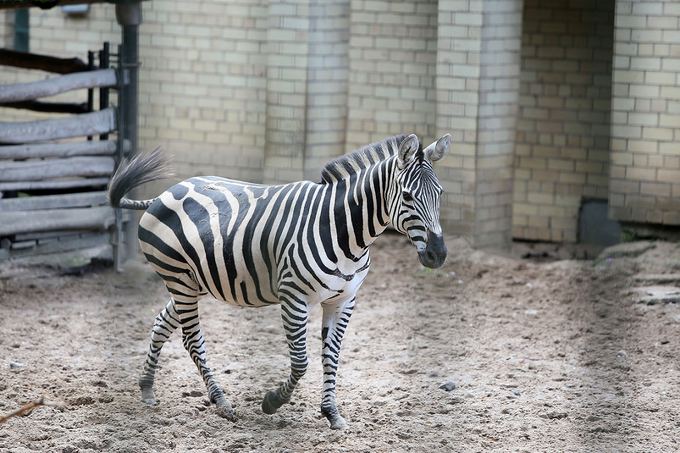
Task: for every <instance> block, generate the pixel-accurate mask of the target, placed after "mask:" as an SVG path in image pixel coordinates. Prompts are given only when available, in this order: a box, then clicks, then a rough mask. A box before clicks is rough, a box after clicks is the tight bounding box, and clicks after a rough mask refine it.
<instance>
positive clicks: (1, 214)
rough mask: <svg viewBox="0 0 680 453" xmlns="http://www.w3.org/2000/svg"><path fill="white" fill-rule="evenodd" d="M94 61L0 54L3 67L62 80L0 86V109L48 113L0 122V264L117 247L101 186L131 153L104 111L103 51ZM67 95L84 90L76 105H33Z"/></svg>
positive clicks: (109, 77)
mask: <svg viewBox="0 0 680 453" xmlns="http://www.w3.org/2000/svg"><path fill="white" fill-rule="evenodd" d="M97 57H98V64H97V65H95V60H96V59H97ZM97 57H96V56H95V54H94V53H93V52H90V54H89V58H88V62H87V63H85V62H83V61H81V60H79V59H61V58H55V57H50V56H44V55H34V54H27V53H20V52H14V51H10V50H5V49H0V64H2V65H8V66H14V67H19V68H24V69H32V70H36V69H37V70H42V71H47V72H50V73H56V74H61V75H56V76H51V77H49V78H47V79H45V80H40V81H36V82H28V83H17V84H12V85H4V86H0V107H4V108H13V109H14V108H19V109H28V110H32V111H39V112H50V113H53V115H50V117H48V118H46V119H38V120H34V121H22V122H17V121H15V122H0V260H2V259H6V258H9V257H15V256H24V255H28V254H40V253H53V252H64V251H71V250H75V249H81V248H89V247H95V246H104V245H113V246H114V249H115V248H116V247H115V245H116V238H118V237H120V235H121V233H120V231H121V228H122V222H123V220H124V219H123V218H122V214H121V212H120V210H114V209H112V208H111V207H110V206H108V203H107V199H106V187H107V185H108V182H109V179H110V177H111V175H112V173H113V171H114V169H115V167H116V164H117V162H119V161H120V159H121V157H122V156H123V155H124V153H125V152H126V151H129V148H130V146H129V143H128V142H127V141H125V140H119V139H118V134H116V131H117V129H118V127H117V126H118V123H119V118H118V110H117V109H116V108H115V107H112V106H110V105H109V90H110V89H112V88H119V77H118V73H117V71H116V70H115V69H113V68H110V67H109V65H110V56H109V47H108V44H104V48H103V49H102V50H101V51H100V52H98V55H97ZM74 90H81V91H83V90H87V91H86V93H87V96H83V97H84V100H83V102H80V103H78V102H71V103H68V102H44V101H41V100H40V99H41V98H45V97H49V96H54V95H58V94H61V93H66V92H72V91H74ZM94 90H98V91H99V93H98V94H99V105H98V106H97V108H95V106H94ZM83 92H85V91H83ZM122 101H123V99H121V98H120V95H119V98H118V102H119V104H120V103H121V102H122ZM112 137H113V138H112ZM114 252H116V250H114Z"/></svg>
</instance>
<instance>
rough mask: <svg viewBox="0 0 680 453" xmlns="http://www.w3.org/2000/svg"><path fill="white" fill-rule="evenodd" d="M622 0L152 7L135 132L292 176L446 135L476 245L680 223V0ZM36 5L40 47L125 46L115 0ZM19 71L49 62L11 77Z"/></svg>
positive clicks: (175, 0)
mask: <svg viewBox="0 0 680 453" xmlns="http://www.w3.org/2000/svg"><path fill="white" fill-rule="evenodd" d="M614 1H615V0H606V1H603V2H584V1H582V0H555V1H551V2H542V1H539V0H524V1H523V2H522V0H438V1H437V0H419V1H410V0H395V1H387V0H340V1H336V2H327V1H324V0H290V1H285V2H279V1H274V0H208V1H203V0H202V1H200V2H197V3H196V5H195V7H194V8H191V9H189V8H186V5H185V3H180V2H179V0H165V1H163V2H160V1H152V2H145V3H144V23H143V25H142V27H141V35H140V51H141V60H142V62H143V63H142V69H141V74H140V80H141V85H140V114H141V118H140V123H141V124H140V126H141V129H140V146H141V148H143V149H150V148H153V147H155V146H156V145H158V144H160V145H163V146H164V147H165V148H166V149H167V150H169V151H170V152H171V154H173V155H174V156H175V163H176V166H177V167H178V170H179V176H180V177H186V176H190V175H194V174H218V175H222V176H226V177H233V178H238V179H244V180H252V181H266V182H278V181H290V180H295V179H300V178H307V179H317V178H318V174H319V170H320V167H321V166H322V165H323V163H324V162H325V161H327V160H328V159H330V158H333V157H335V156H337V155H339V154H341V153H343V152H345V151H348V150H350V149H353V148H355V147H357V146H361V145H363V144H366V143H369V142H371V141H374V140H376V139H380V138H383V137H385V136H387V135H392V134H395V133H401V132H416V133H418V134H419V136H421V137H422V138H423V141H425V142H429V141H431V140H433V139H434V138H436V137H437V136H439V135H441V134H443V133H447V132H450V133H452V135H453V146H452V149H451V152H450V154H449V155H448V156H447V157H446V158H445V159H444V160H443V161H442V162H440V163H439V165H438V173H439V175H440V179H441V180H442V183H443V185H444V187H445V189H446V192H447V194H446V196H445V198H444V200H443V206H442V218H443V220H444V223H445V225H446V229H447V231H448V232H449V233H458V234H465V235H468V236H470V237H474V240H475V242H476V243H477V245H493V244H502V243H505V242H507V240H508V238H509V237H510V234H512V235H513V236H514V237H516V238H522V239H533V240H550V241H575V240H576V239H577V219H578V212H579V207H580V205H581V202H582V200H583V199H584V198H600V199H607V198H608V197H609V201H610V206H611V213H612V214H613V215H614V216H615V217H616V218H618V219H621V220H626V221H645V222H654V223H662V222H663V223H667V224H675V223H680V220H678V218H677V212H680V210H679V209H677V204H676V201H675V200H677V199H678V196H679V195H680V182H678V180H679V178H678V176H680V156H679V155H678V151H677V150H676V149H675V146H674V143H677V141H678V138H679V137H678V136H679V135H680V132H679V131H678V128H679V127H680V126H679V125H680V107H678V105H680V89H679V88H678V86H680V80H679V79H678V72H680V63H678V61H680V53H678V49H679V48H680V42H679V40H680V38H679V37H678V32H677V30H679V29H680V22H679V21H680V19H679V16H680V12H678V7H677V3H676V2H672V1H665V2H664V1H641V2H631V1H618V2H617V10H616V11H617V24H616V31H615V32H614V30H613V27H614V26H613V18H614V9H613V8H614V6H613V5H614ZM523 6H524V12H523V14H522V7H523ZM31 14H32V16H31V32H32V40H31V46H32V50H33V51H36V52H43V53H52V54H56V55H63V56H74V55H80V56H82V57H84V56H85V55H86V51H87V50H88V49H97V48H99V46H100V45H101V42H102V41H104V40H110V41H112V42H113V43H114V44H116V43H117V42H118V41H119V33H120V30H119V27H118V25H117V24H116V22H115V17H114V8H113V7H112V6H111V5H106V4H100V5H93V6H92V7H91V11H90V13H89V15H88V16H87V17H86V18H68V17H66V16H64V15H63V14H62V12H61V10H59V9H52V10H49V11H40V10H37V9H34V10H32V11H31ZM6 17H7V16H6V15H5V18H6ZM10 26H11V24H9V25H8V23H7V20H4V21H0V38H2V39H4V40H5V41H7V40H8V39H9V37H10V36H11V33H9V28H10ZM614 36H615V38H616V42H617V44H616V49H615V56H614V85H613V86H614V92H613V97H612V76H611V61H612V46H613V40H614ZM4 44H5V45H7V43H4ZM19 77H21V78H22V80H30V79H35V78H42V77H44V74H42V73H39V72H30V73H29V74H28V76H27V75H26V72H25V71H24V72H21V73H20V72H17V71H11V70H4V71H2V72H0V83H1V82H11V81H16V80H18V79H19ZM612 110H613V113H612V112H611V111H612ZM0 115H2V118H3V119H10V118H18V117H20V115H24V116H25V115H26V113H17V112H16V111H11V112H10V111H8V110H7V109H4V110H0ZM28 115H33V114H28ZM21 117H23V116H21ZM610 120H611V124H610ZM610 136H611V149H612V154H611V164H612V165H611V173H610V171H609V163H610V159H609V155H610V153H609V152H610ZM610 192H611V196H609V195H610ZM511 194H512V195H511ZM511 211H512V212H513V215H512V217H510V212H511ZM510 219H511V223H510Z"/></svg>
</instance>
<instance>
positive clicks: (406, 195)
mask: <svg viewBox="0 0 680 453" xmlns="http://www.w3.org/2000/svg"><path fill="white" fill-rule="evenodd" d="M401 196H402V198H403V199H404V201H408V202H411V201H413V197H412V196H411V194H410V193H408V192H402V193H401Z"/></svg>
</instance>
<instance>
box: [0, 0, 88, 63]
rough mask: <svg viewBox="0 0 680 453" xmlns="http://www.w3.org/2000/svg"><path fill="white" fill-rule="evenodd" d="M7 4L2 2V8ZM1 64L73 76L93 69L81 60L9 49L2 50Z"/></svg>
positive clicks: (0, 54)
mask: <svg viewBox="0 0 680 453" xmlns="http://www.w3.org/2000/svg"><path fill="white" fill-rule="evenodd" d="M6 4H7V2H2V6H5V5H6ZM0 64H2V65H4V66H14V67H15V68H24V69H40V70H43V71H48V72H55V73H58V74H71V73H73V72H83V71H89V70H90V69H91V68H90V67H88V66H87V63H85V62H84V61H83V60H81V59H80V58H57V57H52V56H50V55H39V54H35V53H28V52H19V51H16V50H9V49H0Z"/></svg>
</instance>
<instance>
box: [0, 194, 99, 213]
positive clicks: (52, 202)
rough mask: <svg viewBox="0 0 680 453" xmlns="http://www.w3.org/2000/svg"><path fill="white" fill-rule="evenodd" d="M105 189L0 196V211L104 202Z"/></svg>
mask: <svg viewBox="0 0 680 453" xmlns="http://www.w3.org/2000/svg"><path fill="white" fill-rule="evenodd" d="M106 203H107V200H106V191H104V190H101V191H97V192H82V193H68V194H63V195H44V196H33V197H19V198H0V212H13V211H35V210H39V209H56V208H82V207H86V206H100V205H103V204H106Z"/></svg>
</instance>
